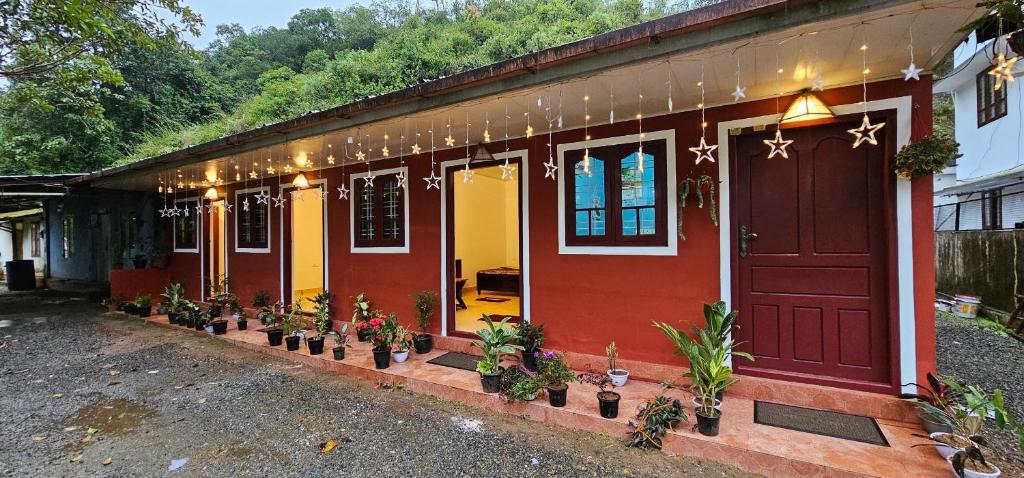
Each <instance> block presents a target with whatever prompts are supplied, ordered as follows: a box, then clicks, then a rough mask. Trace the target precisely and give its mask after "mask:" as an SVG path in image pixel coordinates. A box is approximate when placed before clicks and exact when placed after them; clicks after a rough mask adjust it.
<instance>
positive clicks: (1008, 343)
mask: <svg viewBox="0 0 1024 478" xmlns="http://www.w3.org/2000/svg"><path fill="white" fill-rule="evenodd" d="M935 320H936V323H935V325H936V347H937V348H936V354H937V358H938V366H939V373H941V374H949V375H953V376H955V377H956V378H957V380H959V381H960V382H961V383H969V384H975V385H979V386H981V387H982V388H984V389H985V390H989V391H991V390H993V389H997V388H998V389H1000V390H1002V391H1003V393H1004V394H1005V397H1006V406H1007V408H1008V409H1010V410H1012V411H1013V413H1014V414H1015V415H1016V416H1017V417H1020V418H1021V419H1024V367H1022V362H1024V344H1022V343H1021V342H1020V341H1018V340H1017V339H1015V338H1013V337H1008V336H1002V335H1000V334H999V333H997V332H994V331H992V330H986V329H984V328H982V327H979V326H978V323H977V322H976V321H971V320H966V319H961V318H958V317H956V316H954V315H953V314H950V313H942V312H940V313H938V314H937V315H936V318H935ZM987 430H989V431H990V432H991V435H992V436H993V437H994V438H995V440H994V443H993V448H994V449H995V451H996V453H995V454H996V458H995V459H994V460H993V461H995V462H996V465H997V466H999V468H1001V469H1002V470H1003V476H1024V460H1022V459H1021V456H1020V452H1019V449H1018V445H1017V440H1016V437H1014V436H1013V434H1011V433H1007V432H999V431H998V430H997V429H996V428H995V426H990V427H989V428H988V429H987Z"/></svg>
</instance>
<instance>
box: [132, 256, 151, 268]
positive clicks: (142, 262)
mask: <svg viewBox="0 0 1024 478" xmlns="http://www.w3.org/2000/svg"><path fill="white" fill-rule="evenodd" d="M146 262H148V261H147V259H146V255H145V254H142V253H139V254H135V255H134V256H132V267H134V268H136V269H145V268H146Z"/></svg>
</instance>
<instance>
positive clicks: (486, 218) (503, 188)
mask: <svg viewBox="0 0 1024 478" xmlns="http://www.w3.org/2000/svg"><path fill="white" fill-rule="evenodd" d="M474 172H475V174H474V178H473V182H472V183H468V184H467V183H465V182H464V181H463V173H462V172H461V171H460V172H456V173H455V179H454V190H455V199H454V201H453V206H454V215H455V258H456V259H462V276H463V277H464V278H466V279H468V282H467V283H466V286H467V287H469V288H472V287H476V272H477V271H479V270H481V269H493V268H495V267H519V171H518V169H517V170H516V178H515V179H514V180H509V181H504V180H502V179H501V170H500V169H498V167H497V166H493V167H487V168H479V169H474Z"/></svg>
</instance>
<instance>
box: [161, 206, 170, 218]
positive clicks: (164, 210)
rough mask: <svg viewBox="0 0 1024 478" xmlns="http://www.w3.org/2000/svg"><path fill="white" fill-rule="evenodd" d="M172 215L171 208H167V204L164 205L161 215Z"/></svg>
mask: <svg viewBox="0 0 1024 478" xmlns="http://www.w3.org/2000/svg"><path fill="white" fill-rule="evenodd" d="M170 215H171V210H170V209H167V206H164V208H163V209H161V210H160V217H167V216H170Z"/></svg>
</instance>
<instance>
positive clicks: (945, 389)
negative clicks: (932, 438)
mask: <svg viewBox="0 0 1024 478" xmlns="http://www.w3.org/2000/svg"><path fill="white" fill-rule="evenodd" d="M927 379H928V385H921V384H917V383H913V382H912V383H908V384H904V386H907V385H914V386H916V387H917V388H918V390H919V392H918V393H905V394H901V395H900V398H904V399H916V400H918V402H919V403H927V404H928V405H930V406H931V407H932V408H935V409H939V410H945V409H946V408H947V407H949V406H950V400H951V399H952V397H951V393H950V388H949V386H948V385H946V384H945V383H944V382H943V380H942V379H940V378H939V377H937V376H936V375H935V374H933V373H931V372H928V377H927ZM915 405H916V404H915ZM917 416H918V418H920V419H921V426H922V427H924V430H925V431H926V432H928V433H936V432H943V433H952V431H953V429H952V428H950V427H949V425H946V424H945V423H943V422H942V421H940V420H938V419H936V418H933V417H932V416H931V414H930V413H928V411H927V410H926V409H924V408H923V407H921V406H918V407H917Z"/></svg>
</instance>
